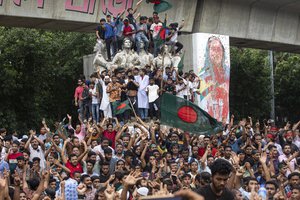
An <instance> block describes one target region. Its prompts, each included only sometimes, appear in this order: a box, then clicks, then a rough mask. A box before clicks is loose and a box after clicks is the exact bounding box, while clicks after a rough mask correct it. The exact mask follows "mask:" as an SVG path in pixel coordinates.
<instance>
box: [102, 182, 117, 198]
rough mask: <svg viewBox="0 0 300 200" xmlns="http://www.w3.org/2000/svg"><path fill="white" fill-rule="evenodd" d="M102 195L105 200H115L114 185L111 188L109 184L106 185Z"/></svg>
mask: <svg viewBox="0 0 300 200" xmlns="http://www.w3.org/2000/svg"><path fill="white" fill-rule="evenodd" d="M104 195H105V197H106V199H107V200H113V199H115V196H116V193H115V187H114V185H112V186H111V185H110V184H108V185H107V187H106V190H105V191H104Z"/></svg>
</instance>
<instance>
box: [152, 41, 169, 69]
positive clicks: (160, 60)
mask: <svg viewBox="0 0 300 200" xmlns="http://www.w3.org/2000/svg"><path fill="white" fill-rule="evenodd" d="M172 64H173V63H172V55H171V54H170V53H169V47H168V46H167V45H164V46H162V48H161V52H160V54H158V56H157V57H156V58H154V59H153V66H154V67H156V68H163V69H165V68H166V67H172Z"/></svg>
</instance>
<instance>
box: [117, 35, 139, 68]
mask: <svg viewBox="0 0 300 200" xmlns="http://www.w3.org/2000/svg"><path fill="white" fill-rule="evenodd" d="M131 47H132V42H131V40H130V39H129V38H124V40H123V50H122V51H120V52H119V53H117V54H116V55H115V57H114V58H113V61H112V67H114V68H117V67H124V68H128V67H139V66H140V59H139V56H138V54H137V53H136V52H134V51H133V50H131Z"/></svg>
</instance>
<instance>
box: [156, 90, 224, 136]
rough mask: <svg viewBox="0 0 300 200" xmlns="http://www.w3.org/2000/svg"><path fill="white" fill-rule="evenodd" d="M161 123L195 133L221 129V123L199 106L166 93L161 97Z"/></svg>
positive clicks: (209, 132) (207, 132)
mask: <svg viewBox="0 0 300 200" xmlns="http://www.w3.org/2000/svg"><path fill="white" fill-rule="evenodd" d="M161 123H162V124H165V125H168V126H172V127H176V128H179V129H181V130H183V131H187V132H190V133H196V134H213V133H217V132H220V131H221V130H222V123H220V122H218V121H217V120H216V119H214V118H213V117H211V116H210V115H209V114H208V113H207V112H205V111H204V110H202V109H201V108H200V107H199V106H197V105H195V104H193V103H192V102H190V101H187V100H185V99H183V98H180V97H177V96H175V95H172V94H167V93H164V94H163V95H162V99H161Z"/></svg>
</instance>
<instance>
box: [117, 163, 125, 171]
mask: <svg viewBox="0 0 300 200" xmlns="http://www.w3.org/2000/svg"><path fill="white" fill-rule="evenodd" d="M124 167H125V162H124V161H119V162H117V165H116V171H123V169H124Z"/></svg>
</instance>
